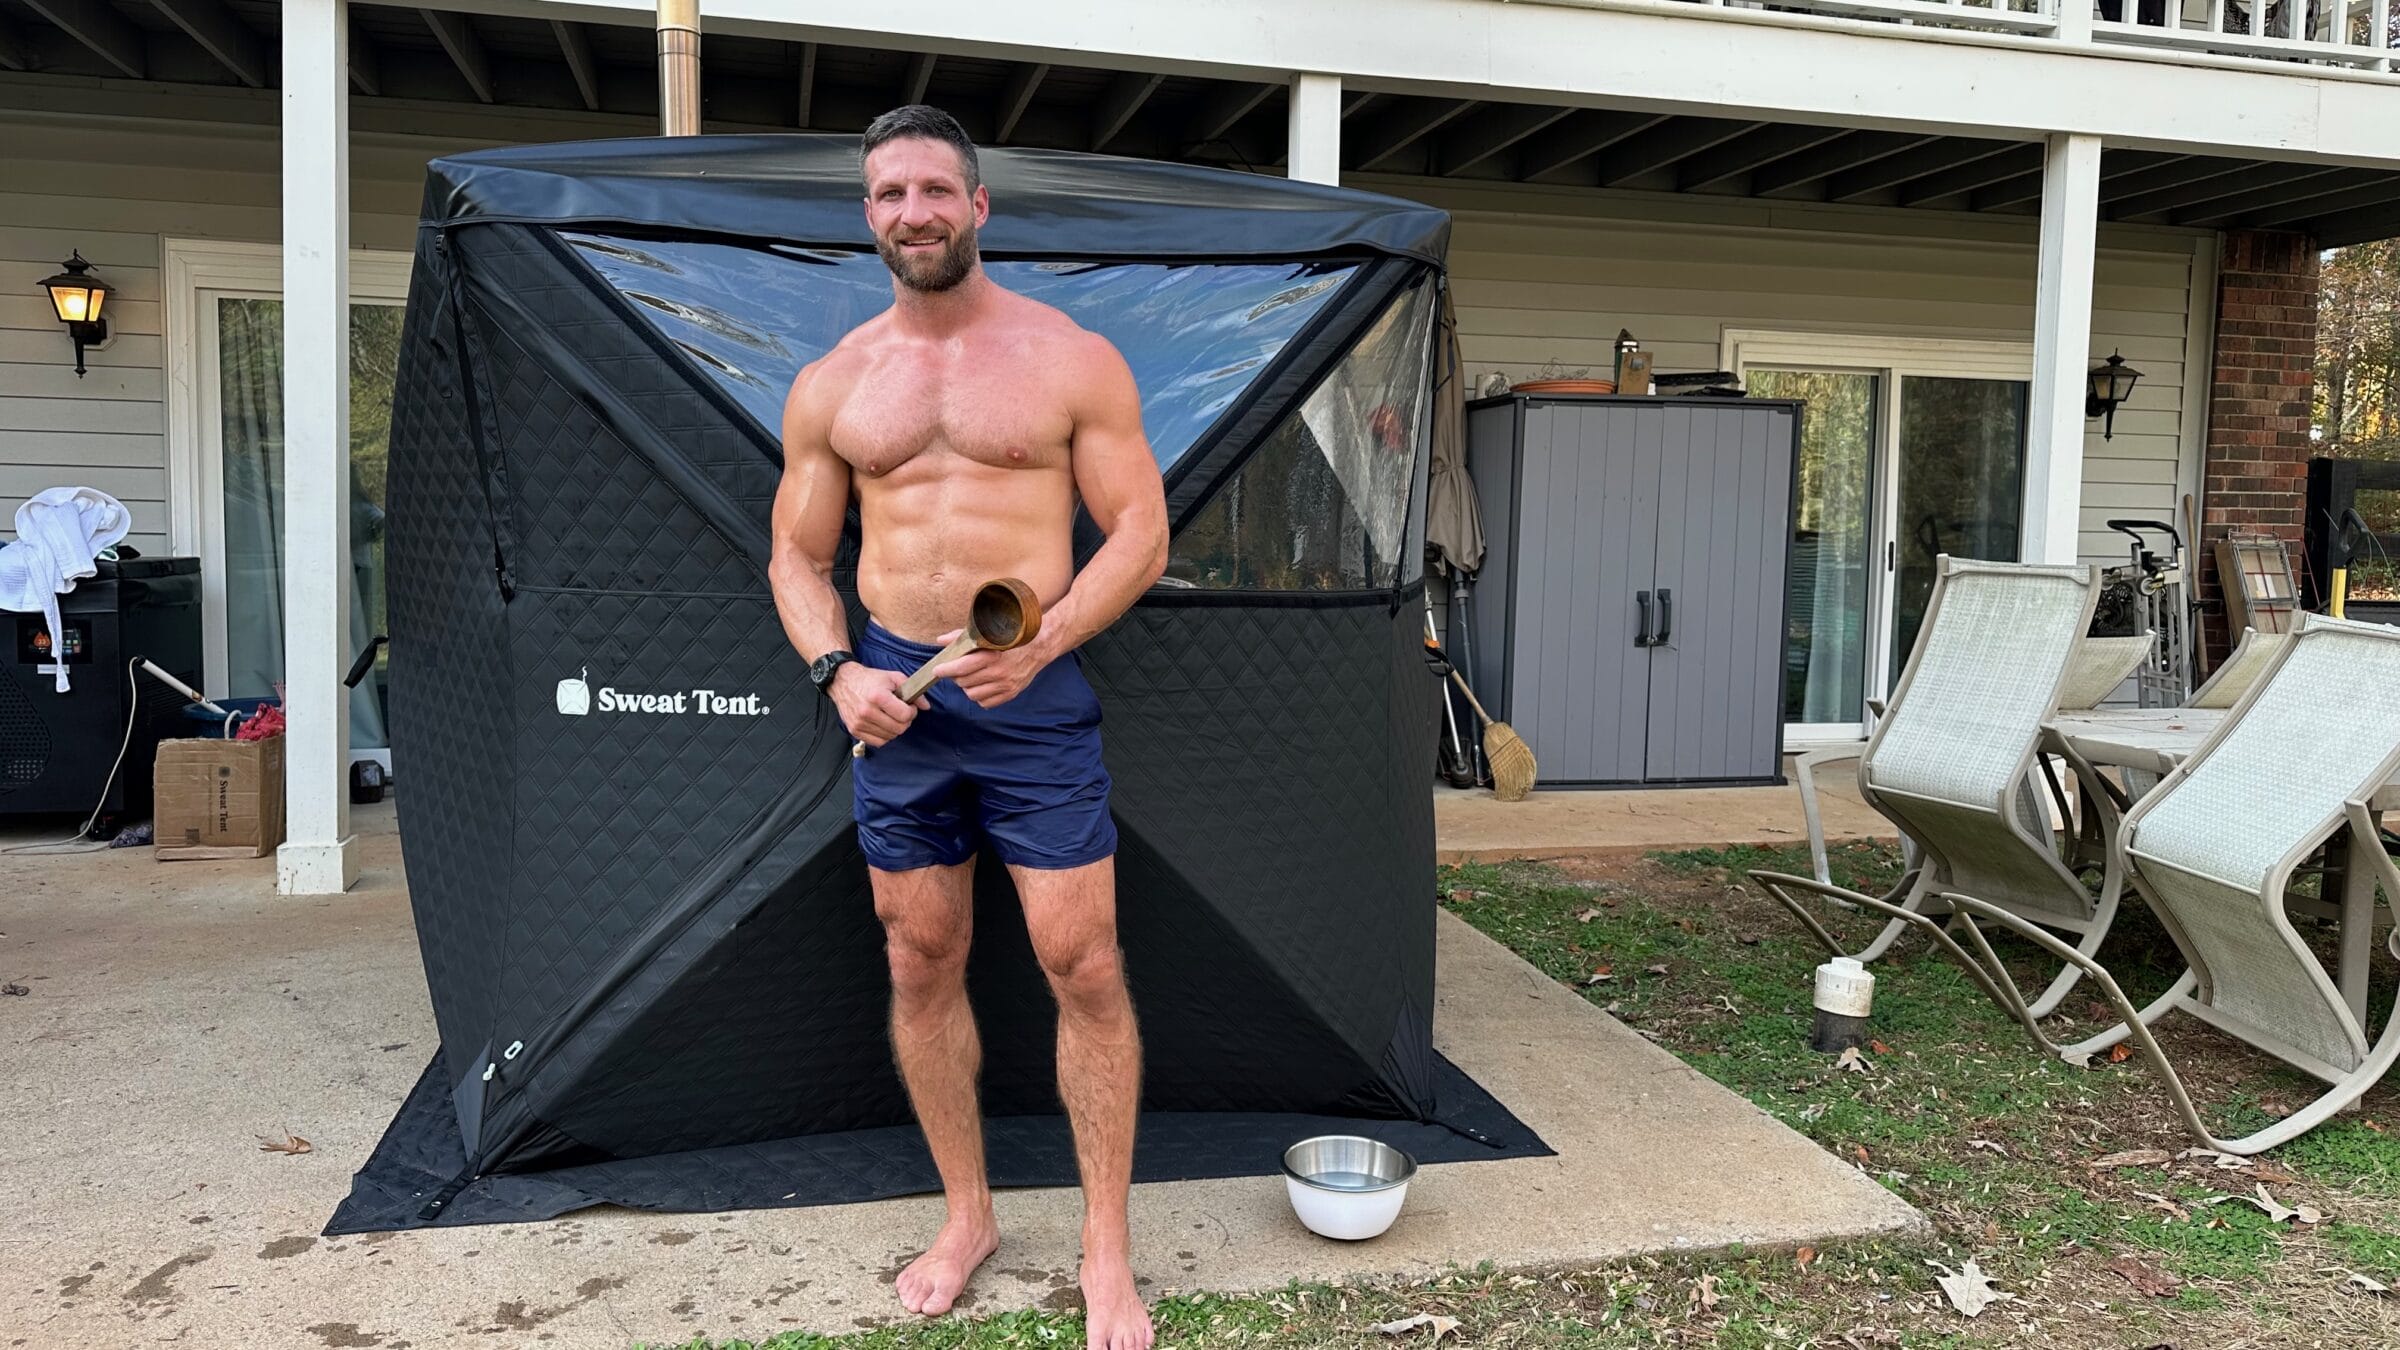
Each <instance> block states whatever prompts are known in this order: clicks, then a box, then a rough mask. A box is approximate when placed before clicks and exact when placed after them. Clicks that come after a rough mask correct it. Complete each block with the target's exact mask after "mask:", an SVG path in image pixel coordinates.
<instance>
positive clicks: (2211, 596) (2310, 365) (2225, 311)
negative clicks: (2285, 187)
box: [2199, 230, 2317, 665]
mask: <svg viewBox="0 0 2400 1350" xmlns="http://www.w3.org/2000/svg"><path fill="white" fill-rule="evenodd" d="M2316 357H2317V241H2316V240H2315V239H2313V238H2311V237H2309V236H2308V235H2305V234H2292V233H2286V232H2282V231H2269V230H2229V231H2227V232H2226V234H2225V246H2224V253H2223V255H2222V257H2221V258H2220V259H2219V260H2218V270H2217V338H2216V350H2215V353H2214V358H2213V363H2212V364H2213V366H2214V370H2213V371H2212V373H2211V377H2210V382H2209V397H2208V455H2207V460H2206V465H2205V469H2204V472H2203V474H2202V483H2201V503H2200V536H2201V538H2200V547H2199V552H2200V555H2201V556H2200V596H2201V606H2202V611H2203V618H2202V620H2201V627H2202V629H2203V637H2204V639H2205V642H2206V645H2207V649H2208V653H2209V661H2210V663H2211V664H2212V665H2213V664H2214V662H2215V660H2216V659H2217V658H2218V657H2219V656H2222V655H2223V654H2224V652H2225V651H2226V650H2227V649H2228V648H2229V647H2230V646H2231V641H2230V636H2231V635H2229V634H2228V633H2227V631H2226V623H2225V607H2224V598H2223V595H2222V593H2221V592H2220V591H2219V589H2218V586H2217V575H2216V572H2217V565H2216V559H2215V558H2214V557H2213V556H2212V554H2213V550H2214V548H2215V541H2216V540H2218V539H2221V538H2223V537H2225V535H2226V534H2228V533H2230V532H2234V531H2239V532H2241V533H2243V534H2271V535H2276V536H2279V537H2281V538H2283V539H2286V540H2289V541H2290V544H2291V551H2292V567H2293V570H2294V571H2295V573H2296V572H2297V571H2298V570H2299V567H2300V565H2301V563H2300V534H2301V526H2302V523H2303V517H2304V515H2305V514H2306V504H2307V491H2308V460H2309V456H2310V454H2311V453H2312V452H2313V446H2312V444H2311V442H2310V440H2309V436H2308V426H2309V407H2310V401H2311V396H2312V393H2313V390H2314V386H2315V380H2316Z"/></svg>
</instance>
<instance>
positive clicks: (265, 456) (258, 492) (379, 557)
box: [200, 291, 401, 767]
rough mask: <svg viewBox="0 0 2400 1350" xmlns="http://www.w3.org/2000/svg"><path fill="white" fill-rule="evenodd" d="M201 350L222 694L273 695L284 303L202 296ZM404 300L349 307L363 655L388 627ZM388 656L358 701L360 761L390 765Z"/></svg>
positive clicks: (278, 645)
mask: <svg viewBox="0 0 2400 1350" xmlns="http://www.w3.org/2000/svg"><path fill="white" fill-rule="evenodd" d="M200 300H201V307H202V311H203V312H202V314H201V316H200V321H201V323H202V324H203V325H204V332H203V334H202V344H203V349H204V351H206V352H207V353H208V354H209V356H210V358H211V359H210V360H209V361H208V362H207V363H206V364H208V365H209V366H212V367H213V376H214V379H213V383H214V392H215V394H216V408H217V416H216V418H215V419H214V422H215V425H214V427H213V428H212V430H213V432H214V436H213V440H214V442H215V444H214V451H215V454H214V458H215V460H216V464H217V469H218V474H217V477H218V481H219V493H218V500H217V502H216V503H215V505H216V506H217V508H218V521H219V525H220V528H221V530H222V535H221V538H222V541H223V542H222V546H221V547H222V553H221V554H220V557H221V558H222V559H223V563H222V566H221V569H220V575H222V576H223V577H224V592H223V594H224V602H223V623H224V634H225V648H224V650H225V665H224V676H223V685H222V690H221V692H223V693H225V694H227V695H230V696H231V697H234V698H254V697H262V696H268V695H275V694H278V693H279V692H280V688H279V686H280V685H281V684H282V682H283V618H284V616H283V603H284V570H283V569H284V560H283V552H284V543H285V525H286V521H285V512H284V497H283V465H284V455H285V446H284V437H283V302H282V300H280V299H278V298H276V297H274V296H270V295H239V294H231V293H226V292H218V291H203V292H201V294H200ZM400 314H401V307H400V306H399V305H398V304H396V303H391V302H383V301H375V302H364V303H355V304H352V305H351V306H350V567H349V577H348V580H349V582H350V587H351V590H350V636H349V650H350V651H351V652H360V651H364V650H366V646H367V643H368V641H369V640H370V639H371V638H372V637H373V636H374V635H375V634H377V633H380V632H383V631H385V629H384V587H383V507H384V500H383V484H384V464H385V455H386V451H387V449H388V447H389V446H390V443H391V421H392V384H393V382H394V380H395V379H396V378H397V377H398V374H399V369H400ZM384 710H385V654H384V653H383V652H381V651H378V652H377V653H376V662H375V667H374V669H373V670H371V671H370V672H369V673H368V675H367V678H366V679H364V680H361V681H360V682H359V685H358V687H357V688H356V689H354V690H352V691H351V696H350V746H351V751H352V756H353V758H373V759H378V760H381V761H383V762H384V764H385V766H386V767H389V765H390V750H389V746H390V745H391V741H390V738H389V736H388V735H387V733H386V732H385V730H384Z"/></svg>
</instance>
